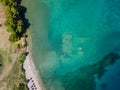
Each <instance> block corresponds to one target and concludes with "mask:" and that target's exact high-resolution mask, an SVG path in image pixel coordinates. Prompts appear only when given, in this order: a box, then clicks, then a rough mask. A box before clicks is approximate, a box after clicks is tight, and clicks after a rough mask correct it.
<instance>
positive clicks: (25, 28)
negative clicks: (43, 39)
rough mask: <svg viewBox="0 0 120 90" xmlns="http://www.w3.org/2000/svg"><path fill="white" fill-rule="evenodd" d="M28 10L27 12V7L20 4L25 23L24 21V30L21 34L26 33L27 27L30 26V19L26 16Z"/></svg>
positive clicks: (21, 16)
mask: <svg viewBox="0 0 120 90" xmlns="http://www.w3.org/2000/svg"><path fill="white" fill-rule="evenodd" d="M26 12H27V8H26V7H24V6H19V13H20V18H21V19H22V20H23V23H24V27H23V31H22V32H21V33H20V34H21V35H23V34H24V33H26V31H27V29H28V28H29V27H30V23H29V20H28V19H27V18H26V17H25V14H26Z"/></svg>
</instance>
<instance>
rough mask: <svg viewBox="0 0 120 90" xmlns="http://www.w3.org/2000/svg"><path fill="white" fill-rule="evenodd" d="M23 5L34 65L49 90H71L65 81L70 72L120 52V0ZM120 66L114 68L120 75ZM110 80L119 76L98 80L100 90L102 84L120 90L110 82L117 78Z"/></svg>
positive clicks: (29, 1)
mask: <svg viewBox="0 0 120 90" xmlns="http://www.w3.org/2000/svg"><path fill="white" fill-rule="evenodd" d="M23 4H24V5H25V6H26V7H27V14H26V17H27V18H28V19H29V22H30V24H31V26H30V35H31V38H32V52H33V58H34V62H35V65H36V68H37V69H38V71H39V74H40V76H41V77H42V79H43V82H44V84H45V86H46V87H47V88H48V90H68V89H66V88H65V87H64V83H63V81H62V78H63V76H65V75H66V74H67V73H69V72H70V73H71V72H74V71H76V70H77V69H78V68H80V67H81V66H85V65H88V64H93V63H96V62H98V61H99V60H101V59H102V58H103V57H104V56H105V55H106V54H108V53H110V52H116V53H119V52H120V1H119V0H23ZM119 65H120V62H117V64H115V65H113V66H111V67H110V68H113V69H112V70H113V72H114V71H115V70H116V73H117V74H118V73H120V70H119V69H117V68H119ZM110 68H109V69H110ZM76 73H77V72H76ZM78 74H80V73H78ZM108 77H113V78H114V77H117V76H116V74H114V75H113V74H112V73H111V72H109V71H108V72H107V73H105V76H103V79H102V80H101V81H100V80H96V83H97V85H96V90H104V89H101V88H100V83H102V82H105V83H108V85H110V86H111V87H109V88H108V89H105V90H120V87H119V86H118V85H117V84H115V85H116V86H115V85H114V87H115V89H114V87H112V85H111V84H110V83H109V82H110V81H111V80H114V79H111V78H109V79H107V78H108ZM119 77H120V76H119V75H118V78H117V79H120V78H119ZM67 80H68V81H69V79H67ZM76 80H77V77H76V79H74V80H73V82H74V81H76ZM66 82H67V81H66ZM114 82H117V83H120V80H118V81H115V80H114ZM111 88H112V89H111ZM118 88H119V89H118ZM70 90H80V88H76V89H75V88H74V89H73V88H72V89H70Z"/></svg>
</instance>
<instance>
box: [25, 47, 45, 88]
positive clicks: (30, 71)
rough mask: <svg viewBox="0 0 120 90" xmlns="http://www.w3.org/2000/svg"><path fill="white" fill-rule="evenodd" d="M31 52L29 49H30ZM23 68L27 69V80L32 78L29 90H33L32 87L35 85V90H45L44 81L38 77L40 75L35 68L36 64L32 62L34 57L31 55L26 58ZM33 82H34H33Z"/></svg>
mask: <svg viewBox="0 0 120 90" xmlns="http://www.w3.org/2000/svg"><path fill="white" fill-rule="evenodd" d="M28 50H29V49H28ZM23 68H24V69H25V76H26V79H30V78H32V79H31V80H30V81H29V82H28V84H27V85H28V88H29V90H33V89H32V88H31V86H32V85H33V83H35V85H36V87H37V89H34V90H45V89H44V87H43V84H42V81H41V80H40V77H38V73H37V70H36V68H35V66H34V62H33V60H32V55H31V54H30V53H29V54H28V55H27V57H26V60H25V62H24V64H23ZM32 80H33V81H34V82H32Z"/></svg>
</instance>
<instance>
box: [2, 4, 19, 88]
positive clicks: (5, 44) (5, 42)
mask: <svg viewBox="0 0 120 90" xmlns="http://www.w3.org/2000/svg"><path fill="white" fill-rule="evenodd" d="M5 20H6V18H5V14H4V7H3V6H2V4H1V3H0V49H1V50H3V51H5V52H7V53H8V54H11V55H12V56H10V57H11V58H12V60H11V62H9V61H5V64H4V67H3V72H2V73H1V74H0V82H1V86H0V90H7V89H6V87H7V83H6V82H4V79H5V78H6V77H7V76H8V75H9V73H10V72H11V70H12V68H13V66H14V64H15V62H16V60H17V57H18V55H17V54H13V53H11V52H13V51H11V50H12V47H11V45H10V42H9V33H8V32H7V30H6V26H5V25H4V22H5ZM10 49H11V50H10ZM5 57H7V56H5Z"/></svg>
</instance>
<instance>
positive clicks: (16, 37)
mask: <svg viewBox="0 0 120 90" xmlns="http://www.w3.org/2000/svg"><path fill="white" fill-rule="evenodd" d="M9 40H10V41H11V42H16V41H18V40H19V36H18V35H17V34H16V33H12V34H10V36H9Z"/></svg>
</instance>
